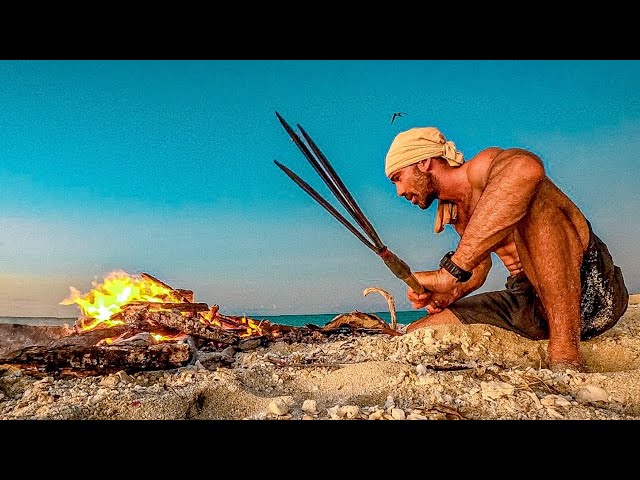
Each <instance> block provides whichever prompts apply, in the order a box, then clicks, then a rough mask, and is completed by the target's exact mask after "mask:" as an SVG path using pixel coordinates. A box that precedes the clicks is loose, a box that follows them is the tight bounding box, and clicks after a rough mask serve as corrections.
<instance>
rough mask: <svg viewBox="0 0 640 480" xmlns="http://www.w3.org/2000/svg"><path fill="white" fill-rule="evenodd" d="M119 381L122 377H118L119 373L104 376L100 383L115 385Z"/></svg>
mask: <svg viewBox="0 0 640 480" xmlns="http://www.w3.org/2000/svg"><path fill="white" fill-rule="evenodd" d="M119 381H120V377H118V376H117V375H115V374H113V375H107V376H106V377H103V378H102V380H100V385H102V386H103V387H115V386H116V385H117V384H118V382H119Z"/></svg>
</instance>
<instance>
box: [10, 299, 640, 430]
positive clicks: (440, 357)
mask: <svg viewBox="0 0 640 480" xmlns="http://www.w3.org/2000/svg"><path fill="white" fill-rule="evenodd" d="M639 334H640V307H638V305H637V304H633V305H630V306H629V308H628V310H627V312H626V313H625V315H624V316H623V317H622V318H621V320H620V321H619V322H618V324H617V325H616V326H614V327H613V328H612V329H611V330H609V331H608V332H606V333H604V334H603V335H601V336H599V337H597V338H594V339H592V340H589V341H585V342H583V343H582V344H581V349H582V352H583V354H584V357H585V360H586V371H585V372H576V371H573V370H566V371H565V372H560V373H554V372H552V371H550V370H548V369H547V368H545V366H546V365H545V353H544V352H545V350H546V341H531V340H527V339H525V338H522V337H519V336H517V335H515V334H514V333H512V332H508V331H505V330H501V329H498V328H495V327H492V326H489V325H467V326H463V325H442V326H438V327H436V328H428V329H421V330H417V331H415V332H412V333H410V334H404V335H401V336H389V335H386V334H376V335H363V336H358V335H344V336H336V337H332V340H331V341H328V342H326V343H291V344H287V343H284V342H273V343H271V344H269V345H268V346H267V347H259V348H256V349H253V350H250V351H236V352H235V354H234V355H233V356H232V357H231V361H230V362H228V363H224V364H223V363H220V362H219V361H214V360H215V359H214V358H213V354H212V353H208V354H205V353H199V354H198V358H197V361H195V363H194V364H192V365H189V366H187V367H183V368H179V369H175V370H171V371H154V372H138V373H133V374H127V373H125V372H124V371H122V372H118V373H116V374H111V375H105V376H92V377H85V378H70V377H66V378H54V377H46V378H34V377H31V376H28V375H25V374H23V373H22V372H21V371H20V370H18V369H15V368H8V367H0V419H3V420H9V419H46V420H54V419H55V420H181V419H199V420H328V419H331V420H465V419H470V420H485V419H486V420H535V419H545V420H572V419H575V420H592V419H593V420H613V419H616V420H631V419H636V418H640V393H638V392H640V335H639Z"/></svg>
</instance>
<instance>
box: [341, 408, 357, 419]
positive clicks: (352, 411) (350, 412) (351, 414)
mask: <svg viewBox="0 0 640 480" xmlns="http://www.w3.org/2000/svg"><path fill="white" fill-rule="evenodd" d="M342 409H343V411H344V416H345V417H347V418H356V417H357V416H358V415H360V407H358V406H357V405H346V406H344V407H342Z"/></svg>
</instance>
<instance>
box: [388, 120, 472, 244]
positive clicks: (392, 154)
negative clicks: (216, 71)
mask: <svg viewBox="0 0 640 480" xmlns="http://www.w3.org/2000/svg"><path fill="white" fill-rule="evenodd" d="M431 157H442V158H444V159H446V160H447V162H448V163H449V165H451V166H452V167H459V166H460V165H462V164H463V163H464V155H463V154H462V152H459V151H458V150H457V149H456V145H455V143H453V142H452V141H450V140H449V141H448V140H447V139H446V138H445V137H444V135H443V134H442V132H440V130H438V129H437V128H435V127H422V128H412V129H410V130H407V131H404V132H401V133H399V134H398V135H396V138H395V139H394V140H393V142H392V143H391V147H390V148H389V152H388V153H387V157H386V159H385V164H384V173H385V174H386V175H387V177H391V175H392V174H393V172H395V171H397V170H400V169H401V168H404V167H406V166H408V165H413V164H414V163H418V162H419V161H421V160H424V159H426V158H431ZM457 219H458V206H457V205H456V204H455V203H453V202H447V201H443V200H440V199H438V209H437V210H436V218H435V224H434V226H433V231H434V232H435V233H440V232H442V231H443V230H444V226H445V225H446V224H449V223H455V222H456V220H457Z"/></svg>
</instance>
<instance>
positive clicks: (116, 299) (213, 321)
mask: <svg viewBox="0 0 640 480" xmlns="http://www.w3.org/2000/svg"><path fill="white" fill-rule="evenodd" d="M70 290H71V295H70V296H69V297H68V298H66V299H65V300H63V301H62V302H60V303H61V304H62V305H73V304H77V305H78V306H79V307H80V310H81V312H82V314H81V316H80V317H79V318H78V320H77V321H76V324H75V328H76V330H77V331H79V332H86V331H90V330H94V329H100V328H113V327H116V326H124V327H126V331H125V332H124V333H123V334H121V335H120V336H119V337H118V338H117V339H115V340H118V341H124V340H125V339H126V338H127V337H129V336H130V335H131V334H132V333H135V331H136V330H145V331H148V332H149V333H150V335H151V336H152V337H153V339H154V340H155V341H157V342H161V341H176V340H181V339H184V338H185V337H186V336H187V335H189V334H191V335H195V336H198V337H202V338H206V339H209V340H214V341H218V342H223V343H235V341H236V340H237V339H236V338H235V337H237V338H242V337H249V336H260V335H262V331H261V329H260V326H259V323H261V322H256V321H254V320H253V319H250V318H249V319H248V318H246V317H244V316H243V317H235V316H227V315H222V314H221V313H220V311H219V307H218V305H213V306H212V307H211V308H209V306H208V305H207V304H206V303H194V302H193V291H192V290H183V289H174V288H172V287H170V286H169V285H167V284H166V283H164V282H162V281H160V280H158V279H157V278H155V277H153V276H151V275H149V274H148V273H142V274H141V275H140V276H139V277H136V276H132V275H129V274H128V273H126V272H123V271H117V272H112V273H111V274H110V275H109V276H107V278H105V280H104V282H103V283H102V284H95V283H94V288H93V290H91V291H90V292H89V293H88V294H86V295H82V294H81V293H80V292H79V291H78V290H77V289H75V288H73V287H71V288H70ZM115 340H114V339H112V338H105V342H107V343H112V342H113V341H115Z"/></svg>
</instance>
